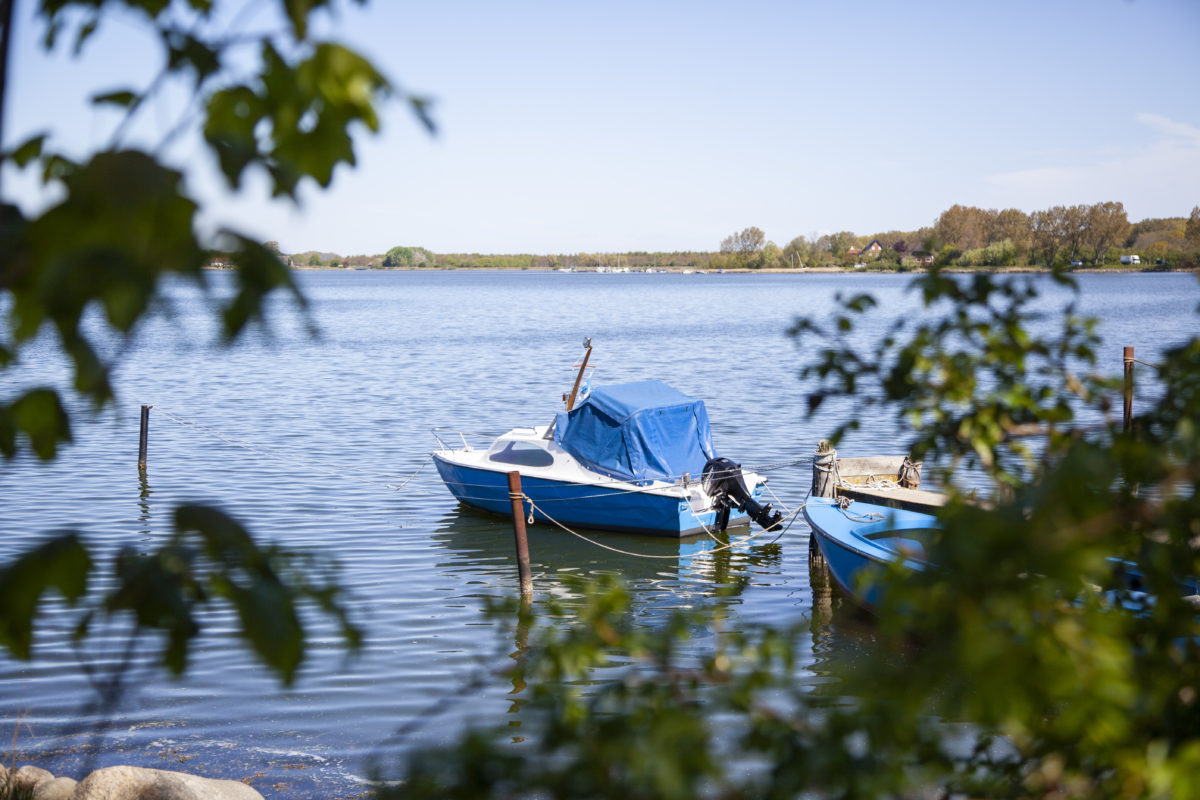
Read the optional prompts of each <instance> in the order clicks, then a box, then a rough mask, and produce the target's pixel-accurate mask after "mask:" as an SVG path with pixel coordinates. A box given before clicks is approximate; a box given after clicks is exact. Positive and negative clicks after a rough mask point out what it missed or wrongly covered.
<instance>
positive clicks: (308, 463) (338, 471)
mask: <svg viewBox="0 0 1200 800" xmlns="http://www.w3.org/2000/svg"><path fill="white" fill-rule="evenodd" d="M154 409H155V410H156V411H158V413H160V414H162V415H163V416H164V417H166V418H167V419H169V420H171V421H172V422H174V423H177V424H179V425H182V426H184V427H185V428H195V429H196V430H198V431H202V432H204V433H206V434H208V435H209V436H212V437H213V438H215V439H219V440H220V441H222V442H225V443H226V444H231V445H233V446H234V447H240V448H242V449H243V450H249V451H250V452H252V453H257V454H258V455H260V456H266V457H267V458H273V459H275V460H276V461H282V462H284V463H289V464H299V465H301V466H304V467H307V468H309V469H312V470H316V471H318V472H324V473H325V474H327V475H334V476H337V477H339V478H345V479H347V480H351V481H358V482H359V483H365V484H368V485H370V486H382V487H384V488H385V489H391V490H393V491H397V492H398V491H400V490H401V489H404V488H406V487H407V486H408V484H409V483H411V482H412V481H413V479H414V478H416V477H417V476H418V475H420V474H421V471H422V470H423V469H425V466H426V465H427V464H428V463H429V462H430V461H432V460H433V455H432V454H430V456H429V457H428V458H426V459H425V460H424V461H423V462H422V463H421V466H419V467H417V471H416V472H414V473H413V474H412V475H409V476H408V477H407V478H405V479H404V480H403V481H401V482H400V483H398V484H396V483H387V482H384V481H377V480H372V479H370V478H364V477H360V476H358V475H351V474H349V473H350V472H359V473H365V472H366V471H365V470H356V469H354V468H349V469H348V470H347V469H345V468H335V467H333V466H330V465H327V464H322V463H319V462H316V461H313V460H311V459H304V458H298V457H296V456H292V455H286V454H282V453H278V452H273V451H271V450H267V449H264V448H262V447H259V446H258V445H256V444H253V443H251V442H247V441H245V440H242V439H234V438H233V437H230V436H226V435H225V434H223V433H221V432H220V431H217V430H215V429H213V428H210V427H208V426H207V425H202V424H200V423H199V422H193V421H191V420H186V419H183V418H181V417H179V416H176V415H175V414H172V413H171V412H170V411H167V410H166V409H164V408H162V407H161V406H154ZM366 474H376V475H377V474H379V473H366Z"/></svg>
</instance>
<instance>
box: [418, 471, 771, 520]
mask: <svg viewBox="0 0 1200 800" xmlns="http://www.w3.org/2000/svg"><path fill="white" fill-rule="evenodd" d="M433 463H434V465H435V466H436V467H437V470H438V473H439V474H440V475H441V476H442V480H443V481H444V482H445V484H446V488H448V489H449V490H450V493H451V494H453V495H454V496H455V497H456V498H457V499H458V501H459V502H461V503H464V504H466V505H469V506H473V507H475V508H480V509H483V510H485V511H491V512H493V513H496V514H503V515H504V516H507V517H509V518H511V517H512V501H511V500H510V499H509V496H508V475H507V473H506V472H500V471H494V470H485V469H477V468H473V467H466V466H463V465H461V464H454V463H451V462H449V461H447V460H445V459H443V458H440V457H439V456H438V455H436V454H435V455H434V457H433ZM521 491H522V492H524V493H525V494H526V495H527V496H528V497H529V498H530V499H531V500H532V501H533V502H534V503H535V504H536V505H537V508H535V509H533V518H534V521H535V522H555V521H556V522H559V523H562V524H563V525H565V526H567V527H570V528H593V529H600V530H608V531H624V532H629V533H648V534H652V535H655V536H674V537H683V536H692V535H695V534H699V533H704V532H705V530H706V529H708V530H712V529H714V528H715V527H716V516H717V515H716V512H714V511H708V512H702V513H699V514H697V513H694V512H693V511H692V510H691V507H690V506H689V504H688V502H687V501H686V500H681V499H680V498H677V497H671V496H665V495H662V494H655V493H653V492H649V491H645V492H636V491H626V490H621V489H609V488H606V487H604V486H597V485H589V484H579V483H572V482H568V481H556V480H549V479H546V478H538V477H533V476H529V475H524V474H522V476H521ZM528 511H529V507H528V505H526V512H528ZM543 512H544V513H543ZM551 518H552V519H551ZM749 524H750V518H749V517H748V516H746V514H745V513H742V512H738V511H737V510H736V509H735V510H734V511H733V512H732V513H731V515H730V518H729V525H730V527H734V526H745V525H749Z"/></svg>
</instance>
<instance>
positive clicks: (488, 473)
mask: <svg viewBox="0 0 1200 800" xmlns="http://www.w3.org/2000/svg"><path fill="white" fill-rule="evenodd" d="M585 346H586V347H587V348H588V355H590V353H591V345H590V340H589V341H588V343H587V344H585ZM586 368H587V358H586V357H585V358H584V362H583V364H582V365H581V367H580V371H579V375H578V376H577V377H576V380H575V388H574V389H573V390H572V392H571V394H570V396H569V398H568V399H567V410H566V411H563V412H559V414H558V415H557V417H556V419H555V421H554V423H552V424H551V425H547V426H540V427H533V428H514V429H513V430H511V431H509V432H508V433H506V434H504V435H502V436H499V437H496V438H495V439H494V440H492V441H491V443H490V444H489V445H488V446H486V447H482V448H475V447H472V446H471V445H470V444H469V443H468V441H467V434H461V433H460V434H458V436H459V437H460V441H461V443H462V447H459V448H451V447H450V446H449V445H447V444H446V442H445V441H444V440H443V439H442V436H443V435H445V433H444V431H443V429H438V430H435V431H434V435H435V436H437V438H438V442H439V444H441V448H440V449H439V450H437V451H435V452H434V453H433V461H434V464H435V465H436V466H437V469H438V472H439V473H440V474H441V476H442V480H443V481H445V483H446V487H447V488H448V489H449V490H450V492H451V493H452V494H453V495H454V496H455V497H456V498H458V500H459V501H460V502H463V503H466V504H468V505H471V506H475V507H477V508H482V509H485V510H487V511H492V512H495V513H499V514H506V515H511V514H512V501H513V498H512V497H510V495H509V488H508V473H510V472H517V473H519V474H520V478H521V490H522V492H523V495H524V498H523V502H524V504H525V508H526V510H527V511H528V512H529V514H530V515H531V516H532V517H533V519H534V520H535V521H538V520H541V521H554V522H558V523H561V524H563V525H566V526H570V527H583V528H600V529H605V530H614V531H627V532H639V533H651V534H656V535H661V536H675V537H682V536H689V535H692V534H696V533H701V532H704V531H706V530H709V531H711V530H714V529H721V530H723V529H724V528H725V527H726V526H728V525H746V524H748V523H749V521H750V520H751V519H755V520H756V521H759V523H760V524H762V525H763V526H764V527H771V526H773V525H774V524H775V523H777V522H778V521H779V516H780V515H779V514H777V513H776V514H772V513H771V510H770V505H769V504H768V505H766V506H763V505H761V504H760V503H759V502H758V498H759V497H760V496H761V494H762V491H763V486H764V484H765V483H766V480H765V479H764V478H762V477H761V476H759V475H757V474H755V473H752V472H744V471H743V470H742V469H741V468H740V467H739V466H737V465H736V464H734V463H733V462H731V461H729V460H728V459H719V458H717V457H716V454H715V453H714V451H713V444H712V431H711V429H710V427H709V422H708V411H707V410H706V409H705V407H704V402H703V401H702V400H698V399H696V398H693V397H689V396H687V395H685V394H683V393H682V392H679V391H677V390H675V389H672V388H671V387H670V386H667V385H666V384H665V383H662V382H661V381H641V382H638V383H625V384H617V385H615V386H608V387H604V388H596V389H594V390H592V391H591V393H590V394H587V396H586V397H585V398H584V399H582V400H581V401H580V402H579V403H578V404H576V403H575V402H574V401H575V398H576V396H577V394H578V390H579V386H580V381H581V380H582V378H583V375H584V371H585V370H586ZM447 438H449V437H447Z"/></svg>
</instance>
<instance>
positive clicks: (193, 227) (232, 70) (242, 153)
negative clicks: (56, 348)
mask: <svg viewBox="0 0 1200 800" xmlns="http://www.w3.org/2000/svg"><path fill="white" fill-rule="evenodd" d="M333 5H336V4H334V3H330V2H327V1H325V0H322V1H321V2H310V3H295V2H290V1H288V0H280V1H279V2H278V3H277V8H276V9H275V13H276V14H277V16H278V18H279V19H280V20H281V21H282V25H281V26H280V28H279V29H278V30H269V31H263V32H261V33H250V32H244V31H240V30H239V32H238V34H237V35H230V34H228V33H227V32H226V31H225V30H224V29H223V26H224V25H226V24H228V22H227V21H226V20H225V18H224V17H222V16H221V11H222V10H224V9H226V8H227V7H228V4H224V3H213V2H203V3H196V2H168V1H166V0H121V2H117V3H106V4H103V5H97V4H96V3H95V2H91V0H55V2H43V3H41V4H40V6H39V8H38V15H39V17H40V19H41V21H42V22H43V23H44V24H45V26H46V37H45V47H46V49H47V50H51V49H53V48H54V46H55V43H56V42H57V40H58V39H59V37H60V36H61V35H62V34H63V33H64V32H65V31H67V30H70V29H72V28H73V29H74V30H75V37H74V40H75V44H74V49H75V52H76V54H79V53H80V52H81V51H82V50H83V49H84V48H85V46H86V44H87V43H88V42H89V41H90V40H91V39H92V37H93V36H95V35H97V32H98V31H99V30H100V29H101V27H102V23H103V22H104V21H105V20H106V18H107V17H108V16H110V15H113V14H117V13H121V14H122V19H123V20H124V21H127V22H129V21H137V22H139V23H140V24H141V25H142V26H143V28H144V30H145V32H146V34H147V37H148V38H149V39H150V40H151V41H152V42H155V43H157V45H158V46H159V47H160V49H161V52H162V56H163V57H162V61H161V63H162V67H161V70H160V71H159V73H158V74H156V75H155V76H153V77H152V78H151V79H150V80H149V81H148V82H147V85H146V86H145V88H142V89H136V88H132V89H131V88H126V87H117V88H114V89H112V90H105V91H102V92H100V93H99V94H97V96H96V97H95V98H94V101H93V102H94V103H95V104H96V105H98V106H107V107H115V108H117V109H120V110H123V116H122V118H121V120H120V122H119V123H118V124H117V126H116V128H115V130H114V133H113V137H112V141H111V143H110V145H109V147H108V148H106V149H104V150H102V151H100V152H97V153H94V154H92V155H90V156H87V157H85V158H83V159H77V158H73V157H71V156H69V155H68V154H67V153H65V152H62V151H59V150H56V149H54V148H53V143H54V136H53V134H52V133H40V134H37V135H35V136H33V137H31V138H29V139H28V140H27V141H25V142H23V143H21V144H19V145H17V146H16V147H14V148H13V149H12V150H11V151H10V152H5V153H0V164H4V165H8V164H11V165H12V166H15V167H17V168H20V169H26V170H34V169H36V170H37V174H38V175H39V176H40V179H41V182H42V184H43V187H44V189H45V192H46V196H47V197H56V198H58V199H56V200H55V201H54V202H53V203H52V204H51V205H50V206H49V207H48V208H46V209H45V210H43V211H41V212H39V213H37V214H35V215H33V216H27V215H26V214H25V213H23V212H22V211H21V210H20V209H19V208H17V207H16V206H15V205H13V204H11V203H10V202H8V198H7V197H5V196H3V194H2V193H0V292H2V293H3V295H5V296H7V299H10V300H11V306H10V307H9V311H8V321H7V325H6V330H5V332H4V334H3V335H0V369H5V370H7V369H12V368H14V367H15V366H16V365H17V364H18V362H19V359H20V355H21V351H22V349H23V347H24V346H25V345H27V344H28V343H29V342H30V341H32V340H33V338H34V337H36V336H38V335H39V334H40V333H41V332H42V331H43V330H49V331H51V332H52V333H53V335H54V336H56V337H57V340H58V342H59V345H60V347H61V350H62V352H63V353H64V354H65V355H66V356H67V357H68V359H69V360H70V363H71V365H72V369H73V375H74V378H73V390H74V391H75V392H77V393H79V394H80V395H82V396H84V397H86V398H88V399H90V400H91V401H92V403H93V404H94V405H95V406H103V405H104V404H106V403H108V402H110V401H111V400H112V386H111V380H110V378H111V373H112V370H113V369H114V368H115V366H116V364H117V362H118V360H119V357H120V355H121V353H122V350H123V349H122V348H121V347H117V348H116V349H115V350H114V349H113V348H111V347H107V346H104V345H102V343H108V342H111V341H117V342H123V341H125V340H126V338H127V337H128V336H129V335H130V334H131V333H132V332H133V330H134V328H135V327H136V325H137V323H138V322H139V321H140V320H141V319H143V318H144V317H145V316H146V315H147V314H148V313H149V312H151V311H152V310H153V309H155V308H156V307H157V305H158V303H159V301H160V299H161V284H162V281H163V279H164V278H165V277H166V276H172V275H175V276H182V277H184V278H186V279H188V280H190V281H192V282H194V283H196V284H197V285H199V286H201V287H205V288H206V287H207V281H206V279H205V273H204V272H203V268H204V267H205V266H206V264H207V262H208V260H209V254H210V249H209V248H210V247H212V246H215V247H217V248H218V249H220V250H222V251H224V252H227V253H228V258H229V260H231V262H232V265H233V267H234V280H235V283H236V287H237V291H236V293H235V294H234V295H233V297H231V298H228V299H222V300H220V301H218V302H219V303H220V309H221V310H220V312H219V313H220V316H221V319H222V323H223V325H222V334H223V338H224V340H225V341H226V342H230V341H233V340H234V339H236V338H237V337H238V336H240V335H241V334H242V333H243V331H244V330H245V328H246V327H247V325H248V324H249V323H251V322H262V320H263V317H262V307H263V301H264V299H265V298H266V297H267V296H268V295H269V294H270V293H272V292H274V291H276V290H282V291H284V292H286V293H288V294H290V295H291V296H292V298H293V299H294V300H295V301H296V303H297V304H298V306H299V307H300V308H304V298H303V295H302V294H301V293H300V292H299V290H298V288H297V287H296V285H295V283H294V281H293V280H292V276H291V274H290V272H289V271H288V270H287V269H286V268H285V267H284V266H283V265H282V264H281V263H280V261H279V259H278V257H277V256H276V255H275V254H273V253H271V251H270V250H268V249H266V248H265V247H264V246H263V245H262V244H261V243H259V242H257V241H256V240H255V239H254V238H253V237H250V236H247V235H245V234H242V233H239V232H238V231H236V230H232V229H224V230H221V231H220V232H219V233H218V235H217V237H216V239H215V240H214V241H211V242H210V241H204V240H202V238H201V236H200V234H199V233H198V231H197V217H198V215H199V212H200V207H199V205H198V203H197V201H196V200H195V199H193V198H192V197H191V196H190V195H189V194H188V192H187V189H186V187H185V180H184V175H183V173H182V172H181V171H180V170H179V169H177V168H175V167H173V166H172V165H171V164H170V162H169V160H168V159H167V157H166V155H165V153H166V152H167V151H169V149H170V145H171V143H172V142H173V141H174V139H175V138H176V136H177V135H178V134H179V132H180V131H184V130H193V129H195V128H197V127H198V128H199V132H202V134H203V142H204V144H205V145H206V146H207V148H208V150H209V151H210V152H211V154H212V155H213V157H214V158H213V161H214V163H216V164H217V166H218V167H219V169H220V172H221V175H222V177H223V178H224V180H225V182H226V183H227V184H228V185H229V187H230V188H232V189H235V190H236V189H238V187H240V186H241V184H242V181H243V178H244V175H245V173H246V171H247V170H249V169H254V170H257V171H259V172H261V173H262V174H264V175H265V176H266V177H267V178H268V181H269V185H270V187H271V192H272V194H273V195H274V196H276V197H284V198H289V199H291V200H296V199H297V191H298V188H299V187H300V185H301V184H302V183H303V182H304V181H305V180H306V179H311V180H312V181H314V182H315V183H317V184H318V185H319V186H322V187H324V186H328V185H329V182H330V180H331V179H332V175H333V172H334V170H335V169H336V168H337V167H338V166H339V165H343V164H344V165H353V164H354V163H355V154H354V147H353V134H354V132H355V130H356V129H358V128H360V127H361V128H363V129H365V130H367V131H371V132H374V131H377V130H378V129H379V114H378V111H377V106H378V105H379V104H380V103H381V102H383V101H384V100H386V99H388V98H389V97H393V96H400V97H401V98H404V99H407V100H408V101H409V104H410V105H411V106H412V108H413V110H414V112H416V113H417V116H418V118H419V119H420V121H421V122H422V124H424V125H425V126H426V127H427V128H429V129H430V130H432V122H431V120H430V118H429V115H428V103H427V101H425V100H424V99H422V98H418V97H415V96H411V95H408V94H406V93H404V92H402V91H400V90H399V89H397V88H396V87H394V86H393V85H392V84H391V83H390V82H389V81H388V80H387V79H386V78H385V77H384V76H383V75H382V73H381V72H380V71H379V70H378V69H377V68H376V67H375V66H374V65H373V64H372V63H371V62H370V61H369V60H368V59H366V58H365V57H363V56H362V55H360V54H358V53H356V52H355V51H353V50H352V49H350V48H348V47H345V46H343V45H340V44H337V43H334V42H329V41H313V40H311V39H310V38H309V30H310V27H311V26H310V16H312V15H313V14H314V13H316V12H317V10H318V9H321V8H325V7H331V6H333ZM12 9H13V4H11V3H5V4H4V6H3V12H4V13H3V17H2V18H0V25H2V27H3V30H2V31H0V32H2V33H3V34H4V37H5V39H6V40H7V39H8V38H10V37H11V34H12V26H13V10H12ZM246 51H249V53H250V54H251V55H250V58H246V57H245V52H246ZM255 52H257V59H255V57H254V55H253V54H254V53H255ZM4 56H5V57H6V56H7V53H5V54H4ZM247 61H249V62H250V63H251V64H253V67H251V68H247V67H246V66H245V65H246V63H247ZM2 74H3V76H4V81H0V107H2V105H3V98H4V95H5V94H6V90H7V88H8V87H7V85H6V82H7V80H8V75H9V74H10V73H9V72H8V71H4V72H3V73H2ZM168 87H180V88H182V89H183V90H185V91H187V92H188V94H189V97H190V100H189V102H188V103H187V109H188V110H187V111H186V112H184V114H183V115H182V119H181V120H180V124H179V125H177V126H175V127H174V128H173V129H172V130H171V131H170V132H169V133H168V134H167V135H166V136H164V137H163V139H162V140H161V141H160V142H159V143H158V145H157V146H154V147H150V148H141V147H136V146H133V145H131V144H130V143H129V142H128V141H127V140H128V139H129V138H130V133H129V131H130V130H131V129H132V128H133V122H134V120H135V118H136V117H137V116H138V114H139V113H141V112H142V111H144V110H145V109H146V108H148V107H150V106H152V105H154V103H155V102H156V101H158V100H159V99H160V98H161V97H162V96H163V94H164V93H165V92H166V89H167V88H168ZM197 110H200V112H199V114H198V115H199V117H200V120H199V125H198V126H197V125H196V124H194V121H195V117H196V116H197ZM189 123H191V124H189ZM3 133H4V131H3V130H0V134H3ZM90 308H97V309H99V310H101V311H102V312H103V320H104V325H103V327H102V329H101V330H95V329H93V328H92V327H90V326H83V325H81V320H82V319H83V316H84V314H85V312H86V311H87V310H88V309H90ZM64 407H65V404H64V403H63V402H62V399H61V397H60V396H59V394H58V391H57V390H56V389H53V388H48V387H41V388H37V389H33V390H30V391H27V392H24V393H21V394H19V395H17V396H15V397H0V454H3V455H4V456H5V457H12V456H13V455H14V454H15V453H16V452H17V450H18V448H19V447H20V446H21V443H22V442H23V441H27V442H28V443H29V445H30V447H31V449H32V450H33V452H35V453H36V454H37V455H38V456H39V457H41V458H52V457H53V455H54V454H55V452H56V449H57V446H58V445H59V444H61V443H64V442H67V441H69V440H70V424H69V418H68V415H67V414H66V413H64V411H63V409H64Z"/></svg>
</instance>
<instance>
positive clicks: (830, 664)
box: [808, 537, 875, 694]
mask: <svg viewBox="0 0 1200 800" xmlns="http://www.w3.org/2000/svg"><path fill="white" fill-rule="evenodd" d="M808 582H809V585H810V586H811V587H812V597H813V605H812V617H811V619H810V620H809V630H810V631H811V633H812V663H811V664H809V665H808V671H809V672H810V673H811V674H812V675H813V676H814V677H816V678H817V679H818V680H817V681H816V682H815V683H816V684H817V685H818V686H820V685H821V684H827V685H833V686H836V684H837V683H839V682H840V679H841V676H843V675H845V674H846V670H847V669H848V668H849V667H852V666H853V665H854V664H856V663H860V662H861V661H862V657H863V655H864V654H865V653H866V651H867V650H868V649H870V647H871V646H872V644H873V641H874V632H875V627H874V626H875V621H874V619H873V618H872V617H871V615H870V614H868V613H867V612H866V611H864V610H863V609H862V608H861V607H859V606H858V604H856V603H855V602H854V601H853V600H852V599H850V598H849V597H848V596H846V594H845V593H844V592H842V590H841V588H840V587H839V586H838V585H837V582H836V581H834V579H833V575H832V574H831V573H830V571H829V565H828V563H826V561H825V557H824V556H822V555H821V551H820V549H819V548H818V547H817V543H816V541H814V540H813V539H812V538H811V537H810V538H809V542H808ZM826 692H827V693H833V694H836V693H837V690H836V689H832V690H826ZM820 693H822V692H821V690H820V689H818V694H820Z"/></svg>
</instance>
